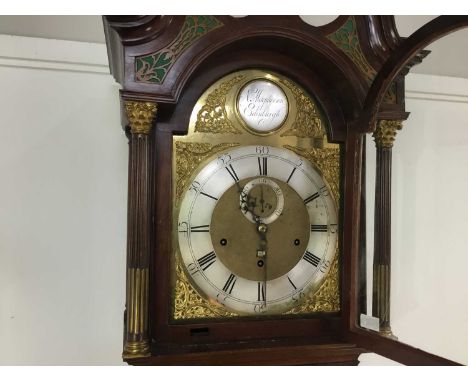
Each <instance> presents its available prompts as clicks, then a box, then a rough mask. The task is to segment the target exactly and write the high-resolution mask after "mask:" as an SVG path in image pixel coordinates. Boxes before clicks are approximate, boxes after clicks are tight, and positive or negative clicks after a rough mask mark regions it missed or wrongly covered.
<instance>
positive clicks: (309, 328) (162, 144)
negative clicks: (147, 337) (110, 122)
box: [150, 50, 340, 351]
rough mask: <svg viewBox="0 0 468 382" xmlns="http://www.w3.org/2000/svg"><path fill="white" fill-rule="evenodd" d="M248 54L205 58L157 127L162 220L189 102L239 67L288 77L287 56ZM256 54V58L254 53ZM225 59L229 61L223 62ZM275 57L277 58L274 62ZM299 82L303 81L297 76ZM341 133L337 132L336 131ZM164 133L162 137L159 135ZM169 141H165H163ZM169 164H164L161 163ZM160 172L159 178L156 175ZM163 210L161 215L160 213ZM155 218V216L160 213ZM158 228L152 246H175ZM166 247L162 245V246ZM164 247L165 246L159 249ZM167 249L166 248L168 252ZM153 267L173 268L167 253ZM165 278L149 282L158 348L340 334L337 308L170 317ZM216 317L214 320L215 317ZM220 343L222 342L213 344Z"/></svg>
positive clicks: (166, 227) (166, 230)
mask: <svg viewBox="0 0 468 382" xmlns="http://www.w3.org/2000/svg"><path fill="white" fill-rule="evenodd" d="M246 56H248V57H249V60H248V63H247V62H246V60H245V59H242V58H241V57H239V54H238V53H237V50H236V53H235V54H226V53H225V54H223V55H222V56H221V57H222V61H221V62H218V63H216V62H213V63H212V64H211V63H206V67H204V70H203V73H201V74H200V75H198V76H196V75H194V79H193V81H192V82H191V83H190V85H189V87H188V88H189V90H188V91H187V92H186V93H184V94H182V96H181V98H180V99H179V102H178V104H177V106H176V107H175V108H174V109H173V110H167V111H166V112H167V115H168V116H169V118H168V121H167V130H168V131H167V132H164V133H160V135H159V136H158V133H159V132H158V131H157V130H156V134H155V136H154V139H155V142H154V143H155V145H156V147H157V149H156V151H158V150H160V151H159V153H157V154H156V155H155V160H154V162H153V166H154V167H153V168H154V169H155V170H156V171H155V172H156V174H157V175H156V177H157V178H156V179H155V189H157V190H158V191H159V192H158V193H157V195H158V194H159V195H161V197H163V199H164V200H162V201H159V200H158V199H159V197H158V196H156V203H157V204H159V205H162V204H165V205H166V207H165V214H164V215H163V216H162V222H170V221H171V216H172V206H171V203H167V202H168V200H167V196H168V195H172V192H173V190H171V187H170V183H171V182H170V179H171V168H172V163H171V160H172V158H173V153H172V134H171V133H176V134H182V135H184V134H186V133H187V127H188V125H189V118H190V115H191V113H192V110H193V107H194V105H195V103H196V102H197V100H198V99H199V97H200V96H201V94H202V93H203V92H204V91H205V90H206V88H207V84H212V83H213V82H215V81H216V80H219V79H220V78H222V77H224V76H225V75H227V74H229V73H232V72H233V71H237V70H239V69H242V68H249V69H250V68H252V67H254V68H259V67H262V63H263V68H262V70H265V66H268V69H267V70H272V71H273V70H274V71H278V69H281V68H283V69H282V70H281V72H282V74H283V75H285V76H288V77H289V78H290V77H291V74H292V73H291V72H289V70H288V71H286V70H284V67H288V68H291V67H293V68H294V69H296V67H294V66H293V65H292V63H291V62H289V60H286V58H284V57H281V56H279V55H276V54H270V55H269V58H268V62H270V64H269V65H265V64H264V62H265V61H264V60H265V56H264V55H263V54H262V55H260V54H259V53H258V52H254V51H250V52H247V53H246ZM257 57H258V58H257ZM226 62H227V63H228V64H226ZM273 62H278V63H279V64H276V65H275V64H273ZM297 73H301V74H303V75H306V76H307V78H308V82H307V83H310V84H311V85H312V86H313V88H318V87H319V85H317V83H318V80H317V79H315V78H314V76H313V75H312V73H310V71H308V70H307V69H306V68H305V67H303V68H299V67H297ZM294 78H295V80H296V81H298V78H300V76H297V75H296V76H294ZM298 82H300V83H301V84H303V83H304V82H305V81H301V80H300V79H299V81H298ZM338 134H339V133H338ZM163 137H164V138H163ZM166 145H167V147H166ZM166 166H167V169H166V170H164V168H166ZM158 178H159V181H158ZM160 216H161V215H160ZM158 220H159V219H158ZM155 229H156V232H157V233H158V234H156V235H155V236H156V239H155V240H156V242H157V243H156V250H155V253H165V252H166V251H169V253H172V252H173V248H172V247H171V243H170V240H168V241H169V242H167V243H166V242H165V241H166V240H164V239H163V240H161V239H158V236H159V237H160V238H170V237H171V236H172V229H173V227H171V225H170V224H165V223H163V224H161V225H160V226H156V227H155ZM163 248H164V249H163ZM163 251H164V252H163ZM166 253H167V252H166ZM153 267H154V268H153V270H154V271H156V269H158V270H160V269H165V270H169V269H170V268H171V257H170V256H156V257H155V258H154V263H153ZM164 273H165V276H164V279H163V278H162V277H161V276H159V277H155V279H154V284H153V287H152V290H153V291H156V294H155V298H156V299H158V296H159V298H160V300H159V301H165V303H164V306H161V305H159V304H150V306H152V309H153V311H152V316H153V317H156V318H155V319H154V320H153V321H152V323H153V326H152V328H153V330H155V332H154V333H155V334H154V336H155V338H157V342H156V343H157V345H155V347H156V348H157V349H158V351H161V349H162V348H163V347H164V345H163V344H164V342H167V344H171V345H168V346H171V347H173V346H174V344H175V343H180V344H184V345H185V346H188V347H193V344H194V343H196V344H197V348H200V344H201V343H207V344H208V343H211V344H216V343H220V342H225V341H249V342H251V343H252V344H254V343H255V341H258V340H260V339H261V340H267V339H268V340H280V339H285V338H288V337H289V338H296V339H301V338H304V337H309V338H313V337H332V338H333V337H335V338H336V337H338V333H339V328H340V314H339V313H322V314H319V313H316V314H314V315H313V317H307V318H301V317H295V318H289V317H281V316H272V317H271V318H266V317H251V318H248V317H242V318H241V317H236V318H233V319H217V320H216V319H215V320H209V321H206V320H201V321H202V322H196V320H195V322H190V321H188V322H184V323H180V322H174V321H172V320H170V319H169V318H170V316H171V302H172V290H171V280H170V277H169V275H170V272H169V271H167V272H164ZM216 321H218V322H216ZM217 346H218V347H219V346H220V345H217ZM229 346H230V345H229Z"/></svg>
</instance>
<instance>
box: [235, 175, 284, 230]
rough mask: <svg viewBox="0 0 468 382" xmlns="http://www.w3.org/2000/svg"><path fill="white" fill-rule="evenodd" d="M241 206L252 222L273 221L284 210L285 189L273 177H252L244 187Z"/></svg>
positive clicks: (263, 222)
mask: <svg viewBox="0 0 468 382" xmlns="http://www.w3.org/2000/svg"><path fill="white" fill-rule="evenodd" d="M240 208H241V211H242V213H243V214H244V216H245V217H246V218H247V219H248V220H249V221H251V222H252V223H262V224H270V223H273V222H274V221H275V220H276V219H278V218H279V216H280V215H281V213H282V212H283V208H284V195H283V191H282V190H281V187H280V186H278V184H277V183H275V182H274V181H273V180H272V179H269V178H263V177H261V178H255V179H252V180H251V181H250V182H248V183H247V184H246V185H245V186H244V188H243V189H242V192H241V194H240Z"/></svg>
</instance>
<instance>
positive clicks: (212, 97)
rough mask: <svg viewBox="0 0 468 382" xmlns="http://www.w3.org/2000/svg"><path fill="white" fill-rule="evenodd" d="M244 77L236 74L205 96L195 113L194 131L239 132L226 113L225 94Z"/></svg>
mask: <svg viewBox="0 0 468 382" xmlns="http://www.w3.org/2000/svg"><path fill="white" fill-rule="evenodd" d="M244 78H245V76H244V75H239V76H236V77H234V78H232V79H230V80H229V81H226V82H223V83H222V84H221V85H220V86H219V87H218V88H216V89H215V90H214V91H213V92H211V93H210V94H209V95H208V97H207V98H206V103H205V104H204V105H203V106H202V108H201V109H200V111H199V112H198V114H197V122H196V123H195V132H198V133H212V134H229V133H230V134H241V133H242V132H241V131H240V130H239V129H238V128H236V127H235V126H234V125H233V124H232V122H231V121H230V120H229V118H228V116H227V113H226V107H225V105H226V94H227V93H228V92H229V91H230V90H231V89H232V87H233V86H234V85H236V84H237V83H239V82H240V81H242V80H243V79H244Z"/></svg>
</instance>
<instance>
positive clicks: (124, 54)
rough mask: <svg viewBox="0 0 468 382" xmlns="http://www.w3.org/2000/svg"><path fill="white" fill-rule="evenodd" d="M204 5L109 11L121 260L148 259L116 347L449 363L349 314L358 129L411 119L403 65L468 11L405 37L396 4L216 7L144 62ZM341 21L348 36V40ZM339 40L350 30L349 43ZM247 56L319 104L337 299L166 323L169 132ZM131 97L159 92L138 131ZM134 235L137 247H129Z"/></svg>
mask: <svg viewBox="0 0 468 382" xmlns="http://www.w3.org/2000/svg"><path fill="white" fill-rule="evenodd" d="M204 17H209V16H187V17H184V16H126V17H124V16H119V17H115V16H108V17H104V25H105V33H106V41H107V46H108V53H109V61H110V67H111V72H112V74H113V75H114V77H115V78H116V79H117V81H118V82H119V83H121V84H122V86H123V89H122V90H121V101H122V111H125V110H127V113H126V114H125V113H123V115H122V121H123V124H124V126H125V129H126V132H127V135H128V136H129V139H130V157H129V211H128V213H129V220H128V225H129V228H128V241H129V247H128V248H129V249H128V252H129V254H128V263H127V268H128V269H148V270H149V284H148V289H147V291H148V293H147V295H145V294H143V295H141V296H142V298H141V300H139V301H140V302H141V304H142V305H141V308H142V310H139V312H140V316H141V315H143V316H144V317H143V318H141V317H140V316H138V318H139V320H140V321H139V325H140V326H138V325H137V328H138V330H135V326H134V325H133V322H134V319H133V318H132V317H133V316H131V313H132V312H133V311H129V308H131V307H132V306H133V305H130V306H129V303H132V304H133V300H132V299H133V298H134V297H133V296H134V295H133V294H132V293H134V290H133V289H132V288H131V287H129V280H133V279H127V314H126V319H127V323H126V326H125V331H126V334H125V342H126V344H127V345H129V346H126V348H125V349H126V350H124V357H125V359H126V360H127V361H128V362H130V363H134V364H194V363H195V364H280V363H282V364H329V363H337V364H339V363H347V364H356V363H357V357H358V356H359V354H360V353H362V352H365V351H367V350H364V347H365V348H366V349H368V350H369V351H374V352H377V353H380V354H382V355H384V356H387V357H390V358H393V359H395V360H397V361H399V362H406V363H409V364H452V363H450V361H447V360H444V359H442V358H440V357H436V356H433V355H431V354H428V353H425V352H422V351H420V350H418V349H414V348H412V347H410V346H408V345H404V344H400V343H398V342H396V341H393V340H391V339H389V338H384V337H383V336H380V335H379V334H378V333H372V332H370V331H368V330H365V329H362V328H360V327H359V326H358V325H357V317H358V315H359V313H360V303H361V302H362V294H361V293H360V292H361V291H362V289H363V286H364V279H363V277H361V275H362V273H363V272H360V270H361V271H362V269H363V268H364V269H365V263H364V262H363V261H362V257H361V258H360V257H359V253H360V252H362V248H363V245H364V243H365V240H364V239H365V238H364V237H363V230H362V229H361V221H360V213H361V210H362V202H364V201H365V195H363V194H362V193H361V184H362V172H363V159H362V158H363V133H365V132H368V131H372V130H373V129H374V127H375V124H376V122H377V121H378V120H397V121H402V120H404V119H406V117H407V116H408V113H407V112H406V110H405V105H404V75H405V74H406V73H407V72H408V70H409V69H410V68H411V66H412V65H414V64H416V63H418V62H420V61H421V60H422V59H423V58H424V56H425V55H427V52H425V51H422V48H423V47H424V46H425V45H427V43H428V42H430V41H432V40H434V39H436V38H438V37H440V36H441V35H443V34H446V33H448V32H450V31H451V30H455V29H457V28H460V27H463V26H466V25H468V20H467V18H466V17H460V18H452V19H450V18H444V17H442V18H438V19H436V20H435V21H434V22H431V23H429V24H428V25H426V26H425V27H423V28H422V30H420V31H418V32H416V33H415V35H414V36H412V37H411V38H409V39H407V40H405V39H402V38H400V37H399V36H398V32H397V31H396V28H395V24H394V19H393V17H392V16H340V17H338V18H337V19H336V20H334V21H333V22H331V23H330V24H327V25H324V26H322V27H313V26H310V25H307V24H306V23H304V22H303V21H302V20H301V19H300V18H299V17H293V16H281V17H279V16H276V17H275V16H249V17H244V18H232V17H227V16H219V17H218V16H216V20H215V21H213V20H212V19H210V20H209V21H208V22H209V23H211V24H210V25H211V29H210V30H208V29H209V28H208V29H203V28H202V29H200V31H201V33H200V35H196V38H193V39H192V40H191V41H190V43H189V44H186V45H184V46H183V49H182V50H176V51H174V50H172V51H171V54H172V55H171V56H167V55H166V56H165V57H166V58H167V57H171V61H170V62H169V63H168V64H167V66H165V67H164V68H163V69H164V70H162V71H160V72H158V73H159V74H158V75H153V74H151V75H148V76H147V77H142V76H141V72H140V71H139V69H141V66H140V67H139V66H138V64H136V63H135V62H136V60H137V59H138V57H145V56H148V55H151V54H153V53H152V52H156V53H154V54H156V55H157V54H161V52H166V51H165V49H168V48H167V47H171V46H172V45H171V44H172V43H173V42H174V41H179V40H177V39H178V36H179V33H180V31H181V29H182V28H183V27H184V25H186V24H184V23H187V22H188V21H187V20H192V21H193V20H198V22H201V21H203V20H204V21H203V22H205V21H206V19H202V18H204ZM190 18H193V19H190ZM192 21H190V22H192ZM213 23H214V24H213ZM213 25H214V26H215V27H213ZM196 30H199V29H196ZM346 33H348V34H346ZM350 35H351V36H352V37H353V39H351V40H346V37H349V36H350ZM346 41H354V42H355V41H358V45H359V49H358V53H357V54H356V53H355V52H356V50H353V49H355V48H356V46H355V45H351V46H350V45H346V44H345V42H346ZM178 46H179V45H178ZM356 49H357V48H356ZM350 52H351V53H350ZM353 52H354V56H353ZM356 57H358V58H357V59H356ZM243 69H261V70H264V71H272V72H275V73H278V74H280V75H283V76H285V77H287V78H290V79H291V80H293V81H295V82H296V83H298V84H299V85H300V86H301V87H302V88H303V89H304V90H305V91H306V92H307V93H308V94H311V95H313V97H314V99H315V100H316V101H317V103H318V105H319V107H320V109H321V110H322V112H323V115H324V117H325V119H326V120H327V122H328V123H327V126H328V131H327V134H328V140H329V141H330V142H333V143H337V144H339V145H340V152H341V164H340V168H341V176H340V192H341V195H342V197H341V203H340V220H339V224H340V227H341V231H340V238H339V246H340V248H341V269H340V291H341V293H340V296H341V300H340V308H341V309H340V312H339V313H334V314H315V315H313V316H311V317H309V316H307V317H298V318H283V317H280V316H274V317H272V318H270V319H268V318H267V319H265V318H258V319H257V318H241V319H235V320H217V321H206V322H187V323H183V324H178V323H177V324H174V323H173V322H172V321H171V320H170V304H171V299H170V296H171V290H170V285H171V280H170V272H169V271H170V266H171V264H170V256H171V254H172V253H173V252H172V247H171V237H172V232H173V227H172V226H171V224H170V223H171V216H172V206H171V202H170V201H171V197H170V195H172V191H173V190H172V189H171V181H170V180H171V176H172V172H171V171H172V163H171V162H172V158H173V155H172V154H173V153H172V139H173V136H175V135H184V134H186V133H187V127H188V125H189V119H190V115H191V112H192V110H193V107H194V105H195V103H196V102H197V100H198V99H199V98H200V96H201V95H202V93H203V92H204V91H205V90H206V89H207V88H208V87H209V86H210V85H211V84H213V83H214V82H215V81H217V80H218V79H220V78H222V77H224V76H225V75H228V74H229V73H232V72H235V71H239V70H243ZM132 102H134V103H137V104H138V103H141V104H143V103H148V104H153V105H154V104H156V105H157V113H155V116H154V120H153V119H150V125H151V126H150V128H149V129H147V130H145V131H144V132H143V134H142V132H141V131H140V130H138V129H136V128H135V127H134V126H135V121H136V120H137V119H138V118H134V117H135V114H133V115H132V113H129V109H128V107H127V106H128V104H129V103H132ZM140 122H141V121H140ZM142 243H143V244H144V245H142ZM135 248H142V249H141V251H139V252H138V255H134V252H132V251H135ZM135 259H137V260H135ZM364 274H365V273H364ZM364 289H365V288H364ZM139 296H140V295H139ZM141 296H140V297H141ZM146 303H147V305H145V304H146ZM145 306H147V307H148V310H147V312H146V311H145V309H144V308H145ZM146 315H147V316H146ZM146 319H147V321H145V320H146ZM147 342H149V343H150V351H148V350H145V349H146V347H145V346H146V345H145V344H146V343H147ZM130 345H131V346H130ZM133 346H134V347H133ZM128 349H130V352H129V351H128ZM142 349H143V350H142ZM133 350H135V352H133V353H132V351H133ZM140 350H141V351H140ZM126 351H127V352H126ZM279 354H283V355H285V354H286V355H285V356H283V357H282V358H279Z"/></svg>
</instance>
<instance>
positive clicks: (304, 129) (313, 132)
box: [281, 80, 325, 138]
mask: <svg viewBox="0 0 468 382" xmlns="http://www.w3.org/2000/svg"><path fill="white" fill-rule="evenodd" d="M281 82H282V83H283V84H285V85H286V86H287V87H288V88H289V89H290V90H291V92H292V93H293V95H294V98H295V99H296V103H297V113H296V117H295V119H294V122H293V125H292V126H291V127H290V128H289V129H288V130H286V131H285V132H284V133H282V134H281V136H282V137H285V136H295V137H300V138H321V137H322V136H323V135H324V133H325V132H324V129H323V126H322V118H321V116H320V115H319V113H318V111H317V107H316V105H315V103H314V102H313V101H312V99H311V98H310V97H308V96H307V95H306V94H305V93H304V91H303V90H302V89H301V88H299V87H298V86H296V85H295V84H293V83H292V82H291V81H288V80H282V81H281Z"/></svg>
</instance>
